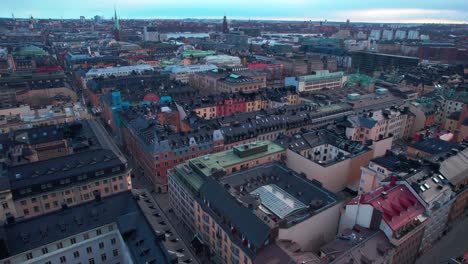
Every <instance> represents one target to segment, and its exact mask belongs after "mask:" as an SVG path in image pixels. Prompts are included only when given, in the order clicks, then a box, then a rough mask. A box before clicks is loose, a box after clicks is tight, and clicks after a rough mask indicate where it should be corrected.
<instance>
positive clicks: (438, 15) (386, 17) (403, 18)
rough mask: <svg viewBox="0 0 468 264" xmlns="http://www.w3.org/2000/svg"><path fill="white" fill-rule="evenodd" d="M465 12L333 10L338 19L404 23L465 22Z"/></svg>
mask: <svg viewBox="0 0 468 264" xmlns="http://www.w3.org/2000/svg"><path fill="white" fill-rule="evenodd" d="M467 15H468V14H467V12H461V11H457V10H448V9H445V10H438V9H418V8H402V9H399V8H381V9H363V10H350V11H339V12H335V13H334V16H335V17H336V18H337V19H338V20H344V19H348V18H349V19H351V21H360V22H404V23H453V22H457V23H467V21H466V20H465V18H466V17H467Z"/></svg>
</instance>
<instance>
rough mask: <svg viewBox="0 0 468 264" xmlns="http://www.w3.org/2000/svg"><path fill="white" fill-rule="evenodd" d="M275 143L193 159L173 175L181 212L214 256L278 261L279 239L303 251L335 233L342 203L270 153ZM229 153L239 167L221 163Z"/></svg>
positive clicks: (171, 190) (173, 199) (171, 182)
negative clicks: (269, 155)
mask: <svg viewBox="0 0 468 264" xmlns="http://www.w3.org/2000/svg"><path fill="white" fill-rule="evenodd" d="M258 144H260V145H258ZM275 148H279V149H282V148H281V147H279V146H278V145H276V147H275V144H272V143H266V142H258V143H257V145H254V144H253V143H251V144H249V145H240V146H238V147H237V148H235V149H234V150H232V151H227V152H221V153H218V154H213V155H209V156H206V157H200V158H197V159H193V160H189V161H188V162H186V163H184V164H181V165H178V166H176V167H175V168H174V169H173V170H171V172H170V174H169V195H170V202H171V205H172V208H174V211H175V212H176V215H178V217H179V218H180V219H182V221H183V222H184V224H185V225H187V226H188V227H189V228H190V229H191V230H192V232H193V233H195V234H197V237H198V238H199V239H200V240H201V241H203V243H204V244H205V245H206V247H207V248H208V251H209V254H210V255H212V256H215V257H216V258H217V259H219V260H222V261H223V262H224V263H265V262H264V261H265V260H266V259H270V260H273V259H275V258H276V254H277V253H276V254H275V253H274V252H271V248H272V247H273V246H274V245H275V243H276V241H294V242H295V243H297V244H298V247H299V248H300V249H301V250H304V251H307V250H317V249H318V248H319V247H320V246H321V245H322V244H323V243H325V242H327V241H329V240H331V239H333V237H334V235H335V232H336V228H337V217H339V207H340V204H341V202H340V201H339V200H337V198H336V197H335V196H334V195H333V194H332V193H330V192H328V191H326V190H325V189H323V188H321V187H320V186H319V185H316V184H314V183H313V182H311V181H309V180H306V179H304V178H302V177H301V176H299V175H297V174H295V173H293V172H292V171H290V170H289V169H288V168H287V167H285V166H284V165H281V164H279V163H277V162H274V163H271V161H270V160H272V159H266V158H265V157H267V156H268V154H269V153H270V151H272V150H275ZM282 152H283V153H284V149H282ZM236 155H238V156H237V157H236ZM277 155H278V154H274V155H273V156H275V157H276V156H277ZM281 155H282V154H279V158H280V157H281ZM226 156H228V157H230V159H227V157H226ZM232 159H234V160H238V161H239V162H237V164H238V165H236V168H237V169H236V170H235V171H233V168H234V167H233V166H229V167H227V166H225V165H223V164H224V163H226V162H228V163H232V162H233V160H232ZM273 159H276V158H273ZM247 160H248V162H246V161H247ZM218 162H220V164H221V165H220V164H218ZM225 167H227V168H226V169H223V168H225ZM231 167H232V168H231ZM184 197H185V198H184ZM306 204H310V206H309V207H308V206H307V205H306ZM224 248H226V250H224ZM265 254H266V255H265ZM269 254H272V255H269ZM267 256H270V257H269V258H268V257H267ZM265 257H267V258H266V259H265ZM281 263H284V262H281ZM286 263H287V262H286Z"/></svg>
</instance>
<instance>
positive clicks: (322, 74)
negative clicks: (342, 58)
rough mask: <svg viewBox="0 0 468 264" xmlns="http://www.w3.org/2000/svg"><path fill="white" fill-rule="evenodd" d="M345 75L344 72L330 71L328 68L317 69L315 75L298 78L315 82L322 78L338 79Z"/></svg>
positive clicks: (301, 80) (298, 78) (302, 80)
mask: <svg viewBox="0 0 468 264" xmlns="http://www.w3.org/2000/svg"><path fill="white" fill-rule="evenodd" d="M343 76H344V73H343V72H329V71H328V70H322V71H317V72H316V73H315V74H313V75H307V76H300V77H297V80H298V81H300V82H315V81H322V80H331V79H337V78H341V77H343Z"/></svg>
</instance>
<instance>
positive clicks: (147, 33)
mask: <svg viewBox="0 0 468 264" xmlns="http://www.w3.org/2000/svg"><path fill="white" fill-rule="evenodd" d="M143 40H144V41H155V42H158V41H160V39H159V32H158V29H157V28H156V27H144V28H143Z"/></svg>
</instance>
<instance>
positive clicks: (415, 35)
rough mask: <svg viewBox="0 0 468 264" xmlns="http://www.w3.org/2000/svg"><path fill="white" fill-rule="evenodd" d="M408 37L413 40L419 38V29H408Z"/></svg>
mask: <svg viewBox="0 0 468 264" xmlns="http://www.w3.org/2000/svg"><path fill="white" fill-rule="evenodd" d="M408 39H411V40H415V39H416V40H417V39H419V31H417V30H409V31H408Z"/></svg>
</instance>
